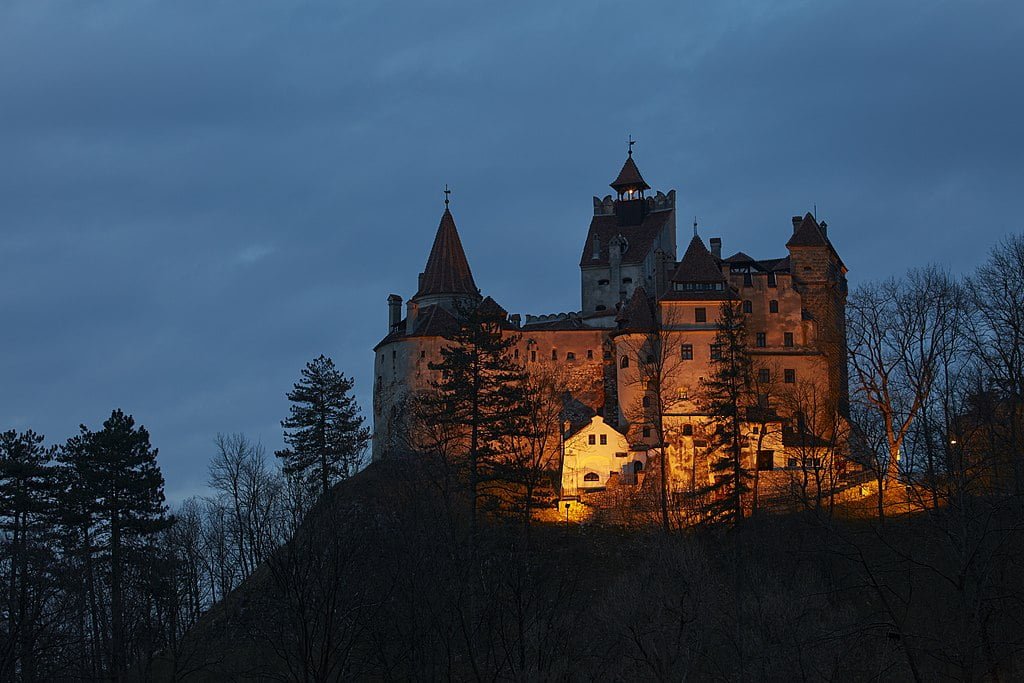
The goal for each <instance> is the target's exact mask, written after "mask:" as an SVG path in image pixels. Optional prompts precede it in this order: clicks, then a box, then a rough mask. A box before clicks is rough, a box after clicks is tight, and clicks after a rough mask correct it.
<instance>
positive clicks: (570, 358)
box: [565, 351, 576, 360]
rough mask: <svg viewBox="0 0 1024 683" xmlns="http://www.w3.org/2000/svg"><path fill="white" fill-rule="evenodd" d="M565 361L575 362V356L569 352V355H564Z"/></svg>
mask: <svg viewBox="0 0 1024 683" xmlns="http://www.w3.org/2000/svg"><path fill="white" fill-rule="evenodd" d="M565 359H566V360H576V354H575V353H573V352H572V351H570V352H569V353H567V354H565Z"/></svg>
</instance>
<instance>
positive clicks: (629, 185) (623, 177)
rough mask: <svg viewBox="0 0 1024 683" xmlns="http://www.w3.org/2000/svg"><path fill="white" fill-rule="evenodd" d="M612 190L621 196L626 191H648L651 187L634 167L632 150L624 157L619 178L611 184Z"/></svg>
mask: <svg viewBox="0 0 1024 683" xmlns="http://www.w3.org/2000/svg"><path fill="white" fill-rule="evenodd" d="M611 187H612V189H613V190H615V191H616V192H618V193H619V194H623V193H624V192H626V191H628V190H638V191H640V190H649V189H651V186H650V185H648V184H647V182H646V181H645V180H644V177H643V176H642V175H640V169H639V168H637V167H636V162H635V161H633V150H632V148H631V149H630V150H629V156H627V157H626V163H624V164H623V165H622V170H621V171H619V176H618V177H617V178H616V179H615V180H614V181H613V182H612V183H611Z"/></svg>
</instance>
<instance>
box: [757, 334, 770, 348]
mask: <svg viewBox="0 0 1024 683" xmlns="http://www.w3.org/2000/svg"><path fill="white" fill-rule="evenodd" d="M755 346H757V348H759V349H763V348H764V347H766V346H768V335H767V334H766V333H764V332H758V333H757V343H756V344H755Z"/></svg>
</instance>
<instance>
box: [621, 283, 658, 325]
mask: <svg viewBox="0 0 1024 683" xmlns="http://www.w3.org/2000/svg"><path fill="white" fill-rule="evenodd" d="M615 320H616V322H618V323H619V329H621V330H628V331H630V332H651V331H653V330H655V329H657V327H658V325H657V322H656V321H655V319H654V312H653V311H652V310H651V302H650V300H649V299H648V298H647V292H646V291H645V290H644V288H643V287H637V288H636V289H635V290H633V296H632V297H631V298H630V300H629V303H627V304H626V305H625V306H624V307H623V308H622V311H621V312H620V313H619V315H618V317H617V318H616V319H615Z"/></svg>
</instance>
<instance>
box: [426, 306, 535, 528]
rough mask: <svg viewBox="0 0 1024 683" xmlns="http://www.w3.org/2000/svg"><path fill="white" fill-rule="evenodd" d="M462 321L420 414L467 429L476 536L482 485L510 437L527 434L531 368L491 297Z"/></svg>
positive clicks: (466, 311) (462, 314)
mask: <svg viewBox="0 0 1024 683" xmlns="http://www.w3.org/2000/svg"><path fill="white" fill-rule="evenodd" d="M458 314H459V315H458V319H459V325H458V327H457V328H455V329H454V330H453V331H452V332H450V333H449V334H447V335H445V339H446V340H447V341H448V342H449V344H448V345H446V346H444V347H443V348H442V349H441V361H440V362H438V363H430V365H429V367H430V369H431V370H434V371H435V372H437V373H438V378H437V379H435V380H433V381H432V382H431V383H430V386H431V388H432V390H433V391H430V392H426V393H425V394H424V395H422V396H421V397H420V398H419V400H418V402H417V408H416V410H417V419H418V420H419V421H421V422H426V423H428V424H439V423H446V424H448V425H450V426H452V427H454V428H455V429H457V430H458V431H459V432H461V433H462V436H463V439H462V441H463V442H464V449H463V450H464V452H465V467H466V472H467V474H468V478H469V491H470V535H471V536H473V537H475V533H476V517H477V507H478V502H479V501H478V499H479V497H480V495H481V484H482V483H485V482H486V481H487V480H488V479H489V478H490V476H491V474H492V473H493V469H494V465H495V464H496V462H497V459H498V458H499V456H500V455H501V454H502V453H501V451H502V445H503V444H504V443H507V440H508V437H510V436H512V435H514V434H519V433H522V429H523V425H522V424H521V422H522V421H523V419H524V417H525V416H526V413H527V395H526V386H525V380H526V372H525V371H524V370H523V367H522V366H521V365H520V364H519V363H518V362H517V361H515V360H514V359H513V358H512V354H511V350H512V347H514V346H515V345H516V344H517V343H518V342H519V336H518V335H506V334H504V328H505V327H506V325H507V323H506V320H507V315H508V314H507V313H506V312H505V311H503V310H502V309H501V307H500V306H498V305H497V304H496V303H495V302H494V301H493V299H491V298H490V297H488V298H487V299H484V301H482V302H481V303H480V304H479V305H477V306H462V307H460V308H459V311H458Z"/></svg>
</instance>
